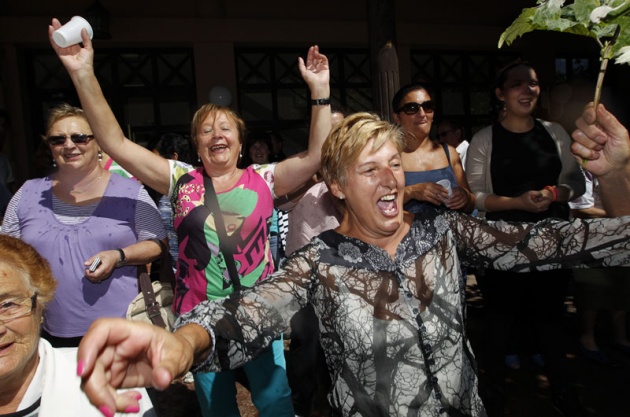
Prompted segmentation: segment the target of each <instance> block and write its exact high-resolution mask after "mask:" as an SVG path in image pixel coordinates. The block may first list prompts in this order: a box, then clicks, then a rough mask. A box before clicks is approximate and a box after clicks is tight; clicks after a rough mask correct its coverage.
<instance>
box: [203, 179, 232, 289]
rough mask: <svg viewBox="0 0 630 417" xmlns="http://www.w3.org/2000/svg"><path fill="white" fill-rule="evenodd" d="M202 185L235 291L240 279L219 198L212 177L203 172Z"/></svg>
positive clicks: (205, 202)
mask: <svg viewBox="0 0 630 417" xmlns="http://www.w3.org/2000/svg"><path fill="white" fill-rule="evenodd" d="M203 185H204V187H205V188H206V192H205V194H204V204H205V205H206V207H208V209H209V210H210V212H211V213H212V214H213V215H214V224H215V225H216V226H217V233H218V234H219V250H221V252H222V253H223V256H224V257H225V264H226V265H227V269H228V273H229V274H230V279H231V280H232V285H233V286H234V291H235V292H237V291H240V290H241V279H240V278H239V276H238V271H237V269H236V264H235V263H234V255H233V248H232V241H231V239H230V238H229V237H228V235H227V232H226V230H225V222H224V221H223V213H221V207H219V199H218V198H217V193H216V192H215V191H214V185H212V179H211V178H210V177H209V176H208V175H206V174H205V173H204V175H203Z"/></svg>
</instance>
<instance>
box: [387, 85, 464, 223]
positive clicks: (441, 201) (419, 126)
mask: <svg viewBox="0 0 630 417" xmlns="http://www.w3.org/2000/svg"><path fill="white" fill-rule="evenodd" d="M392 108H393V110H394V122H396V124H398V125H400V126H401V127H402V128H403V131H404V132H405V151H404V152H403V168H404V170H405V184H406V187H405V210H407V211H410V212H412V213H419V212H420V211H422V210H425V209H427V208H431V207H441V208H447V209H449V210H459V211H463V212H465V213H470V212H472V210H473V208H474V197H473V195H472V193H471V192H470V188H469V186H468V182H467V180H466V175H465V174H464V169H463V167H462V163H461V161H460V159H459V154H458V153H457V151H456V150H455V148H453V147H452V146H449V145H447V144H442V143H440V142H439V141H435V140H433V139H431V137H430V136H429V134H430V133H431V126H432V125H433V116H434V112H435V103H434V102H433V100H432V99H431V95H430V94H429V92H428V91H427V89H426V88H425V87H424V86H423V85H422V84H419V83H412V84H407V85H404V86H402V87H400V89H399V90H398V91H397V92H396V94H395V95H394V98H393V99H392ZM440 180H448V181H449V182H450V184H451V195H449V193H448V190H447V189H446V188H445V187H443V186H442V185H440V184H436V183H437V181H440Z"/></svg>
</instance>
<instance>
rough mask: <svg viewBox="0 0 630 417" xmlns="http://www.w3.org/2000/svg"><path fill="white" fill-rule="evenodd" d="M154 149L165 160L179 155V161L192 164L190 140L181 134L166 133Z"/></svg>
mask: <svg viewBox="0 0 630 417" xmlns="http://www.w3.org/2000/svg"><path fill="white" fill-rule="evenodd" d="M154 149H155V150H156V151H157V152H158V153H159V154H160V155H161V156H163V157H164V158H172V157H173V155H174V154H177V160H178V161H182V162H186V163H187V164H191V163H192V159H191V155H192V152H191V145H190V140H189V139H188V138H187V137H185V136H184V135H180V134H179V133H164V134H163V135H162V136H160V140H159V141H158V143H156V144H155V147H154Z"/></svg>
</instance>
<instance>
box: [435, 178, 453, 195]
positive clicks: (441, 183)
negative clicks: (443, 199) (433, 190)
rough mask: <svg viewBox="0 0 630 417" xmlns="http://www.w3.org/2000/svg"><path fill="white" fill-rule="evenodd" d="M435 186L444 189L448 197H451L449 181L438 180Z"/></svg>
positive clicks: (451, 191)
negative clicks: (437, 185)
mask: <svg viewBox="0 0 630 417" xmlns="http://www.w3.org/2000/svg"><path fill="white" fill-rule="evenodd" d="M436 184H439V185H441V186H442V187H444V188H446V191H447V192H448V197H449V198H451V196H452V195H453V189H452V188H451V182H450V181H449V180H439V181H437V182H436Z"/></svg>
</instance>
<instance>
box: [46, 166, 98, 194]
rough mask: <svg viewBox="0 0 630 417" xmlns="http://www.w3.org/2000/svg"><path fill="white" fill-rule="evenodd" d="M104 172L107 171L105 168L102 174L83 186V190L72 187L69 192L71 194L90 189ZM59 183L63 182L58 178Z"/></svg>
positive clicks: (81, 192)
mask: <svg viewBox="0 0 630 417" xmlns="http://www.w3.org/2000/svg"><path fill="white" fill-rule="evenodd" d="M104 173H105V171H104V170H103V171H101V174H100V175H99V176H98V177H96V178H94V179H93V180H92V181H90V182H89V183H88V184H87V185H85V186H84V187H83V189H81V190H74V189H72V190H68V194H70V195H75V194H83V193H84V192H86V191H87V190H89V189H90V187H92V185H94V184H95V183H96V182H98V180H100V179H101V178H103V174H104ZM57 184H58V185H61V182H60V181H59V180H57Z"/></svg>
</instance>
